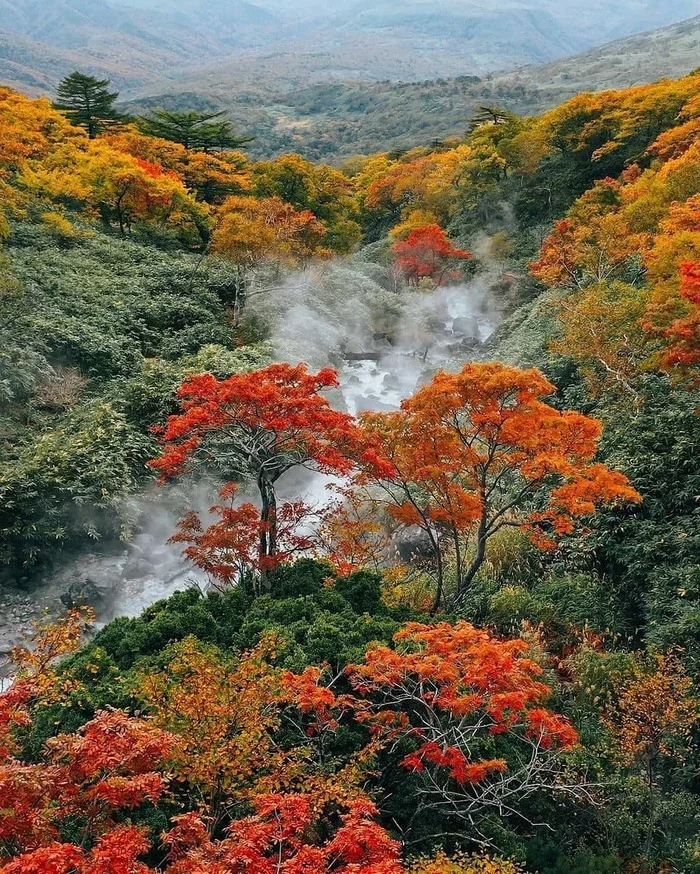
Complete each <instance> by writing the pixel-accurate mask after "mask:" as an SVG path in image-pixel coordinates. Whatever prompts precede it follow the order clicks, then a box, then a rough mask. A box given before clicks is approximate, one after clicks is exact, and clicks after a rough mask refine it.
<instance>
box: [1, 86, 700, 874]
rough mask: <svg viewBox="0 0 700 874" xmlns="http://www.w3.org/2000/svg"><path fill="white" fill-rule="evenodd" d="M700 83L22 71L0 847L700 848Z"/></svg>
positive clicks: (277, 868) (388, 863) (402, 853)
mask: <svg viewBox="0 0 700 874" xmlns="http://www.w3.org/2000/svg"><path fill="white" fill-rule="evenodd" d="M699 88H700V73H698V72H695V73H692V74H690V75H688V76H686V77H684V78H680V79H677V80H664V81H661V82H659V83H656V84H652V85H644V86H637V87H634V88H630V89H627V90H620V91H604V92H601V93H596V94H581V95H579V96H576V97H574V98H572V99H571V100H569V101H568V102H566V103H563V104H562V105H560V106H558V107H557V108H555V109H553V110H550V111H548V112H546V113H545V114H543V115H539V116H534V117H520V116H517V115H515V114H513V113H511V112H509V111H507V110H505V109H502V108H500V107H498V106H488V107H482V108H481V109H480V110H479V112H478V113H477V114H476V116H475V117H474V119H473V120H472V122H471V123H470V125H469V126H468V129H466V128H467V123H466V122H465V132H464V135H463V136H462V137H459V138H454V139H452V140H445V141H441V140H433V141H432V142H431V141H430V140H429V139H427V138H426V139H427V142H428V143H429V144H426V145H425V146H421V147H417V148H413V149H411V150H408V151H401V150H399V151H396V152H390V153H376V154H369V155H361V156H356V157H353V158H351V159H349V160H347V161H345V162H344V163H343V164H342V165H339V166H331V165H326V164H320V163H315V162H312V161H310V160H307V159H306V158H304V157H303V156H301V155H298V154H288V155H282V156H280V157H273V158H270V159H267V160H253V159H251V158H250V157H248V156H247V155H246V148H247V146H248V145H249V142H250V138H249V137H247V136H246V133H245V131H240V130H238V129H236V128H234V127H233V126H232V124H231V123H230V122H229V121H228V120H227V119H226V117H225V116H224V115H222V114H221V113H218V112H200V111H194V110H192V111H182V112H180V111H169V110H167V109H155V110H151V111H150V112H148V114H146V115H145V116H144V117H137V116H133V115H129V114H127V113H126V112H124V111H122V110H120V109H119V104H118V103H117V97H118V95H117V93H116V89H114V88H112V87H111V85H110V83H109V82H108V81H107V80H98V79H95V78H93V77H91V76H88V75H86V74H83V73H80V72H76V73H73V74H71V75H70V76H68V77H66V78H65V79H64V80H63V81H62V82H61V83H60V85H59V86H58V90H57V93H56V95H55V99H54V100H53V101H51V100H49V99H46V98H36V99H34V98H30V97H27V96H24V95H23V94H20V93H19V92H17V91H14V90H11V89H9V88H0V240H1V245H0V407H1V408H2V416H1V417H0V632H2V635H3V636H5V637H6V640H7V645H4V646H0V662H1V663H2V668H1V670H0V678H2V679H0V874H148V872H161V874H636V872H639V874H693V872H696V874H700V838H699V837H698V835H699V834H700V746H699V741H700V648H699V647H700V440H699V435H700V420H699V418H698V417H699V416H700V96H699ZM163 520H165V522H163ZM156 523H158V525H156ZM86 557H87V559H86ZM86 560H87V561H88V562H89V564H88V567H89V568H92V569H93V570H91V571H90V574H92V576H90V575H89V574H88V575H86V574H85V573H84V572H83V571H82V570H81V569H82V568H84V567H85V566H86V565H85V562H86ZM100 568H109V569H110V570H109V572H103V577H100V576H99V574H98V570H96V569H100ZM115 568H116V569H117V570H115ZM173 568H174V569H175V570H173ZM81 574H82V576H81ZM88 577H89V578H88ZM103 578H104V579H106V580H107V582H106V583H105V584H104V585H103V582H101V580H103ZM166 578H167V579H166ZM57 580H60V581H64V580H65V581H67V582H66V584H65V585H64V584H63V583H60V584H59V583H57V582H56V581H57ZM144 581H145V582H144ZM68 583H70V585H68ZM59 585H62V586H63V588H62V589H61V597H60V599H58V598H54V600H53V601H51V600H50V598H49V595H51V597H53V594H51V593H54V592H57V591H58V588H57V587H58V586H59ZM52 587H53V588H52ZM64 590H65V591H64ZM144 591H145V592H146V594H144ZM137 596H138V597H137ZM42 598H44V599H45V600H44V601H42V600H41V599H42ZM21 599H25V600H26V602H30V601H35V602H36V604H37V605H39V606H42V605H43V606H45V607H46V608H47V609H46V611H45V613H46V615H40V614H41V613H42V611H40V610H39V608H38V607H37V611H38V613H36V614H33V615H32V616H29V614H27V615H20V614H17V615H14V614H13V613H12V611H11V610H10V609H9V606H8V605H11V604H17V603H24V601H21ZM120 599H121V600H120ZM54 601H55V603H54ZM127 602H129V605H128V607H123V606H120V605H125V604H127ZM134 603H135V604H136V605H137V606H136V607H134V606H133V605H134ZM4 608H5V609H6V613H7V617H5V616H3V615H2V611H3V609H4ZM13 616H14V618H13ZM4 643H5V641H4V640H3V639H2V638H1V637H0V644H4Z"/></svg>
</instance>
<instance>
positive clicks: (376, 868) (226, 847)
mask: <svg viewBox="0 0 700 874" xmlns="http://www.w3.org/2000/svg"><path fill="white" fill-rule="evenodd" d="M376 812H377V811H376V808H375V806H374V805H373V804H372V803H371V802H370V801H368V800H364V801H358V802H355V803H353V804H351V805H350V806H349V807H348V809H347V810H346V812H345V813H343V814H342V816H341V824H340V826H339V827H338V828H337V829H336V830H335V831H334V833H332V834H331V836H330V838H329V839H328V840H325V841H324V840H323V839H322V838H319V837H318V836H319V835H320V834H322V833H324V832H325V833H327V832H328V829H329V827H332V826H330V823H329V822H328V821H324V817H323V816H322V815H320V814H319V811H318V810H317V809H315V808H314V806H313V805H312V804H311V803H310V801H309V799H308V798H306V797H305V796H304V795H291V794H290V795H281V794H271V795H264V796H261V797H259V798H257V799H256V800H255V814H254V815H253V816H250V817H247V818H245V819H242V820H237V821H236V822H234V823H232V825H231V827H230V828H229V830H228V835H227V837H225V838H223V839H222V840H218V841H212V840H210V839H209V837H208V834H207V829H206V825H205V824H204V823H203V822H202V820H201V819H199V818H198V817H196V816H194V815H191V814H190V815H185V816H181V817H179V818H177V819H176V821H175V822H176V825H175V828H174V829H173V830H172V831H171V832H170V833H169V834H168V835H167V836H166V840H167V841H168V843H169V844H170V847H171V852H170V857H171V859H172V860H173V864H171V865H169V866H168V868H167V871H168V872H169V874H202V872H204V871H207V872H217V874H218V872H221V874H224V872H250V874H282V872H289V874H292V872H294V874H297V872H298V874H312V872H313V874H330V872H334V874H402V872H403V871H404V870H405V869H404V867H403V865H402V864H401V861H400V856H399V850H400V845H399V844H398V842H396V841H393V840H392V839H391V838H390V837H389V835H388V834H387V832H386V831H385V830H384V829H383V828H382V827H381V826H380V825H378V824H377V822H376V821H375V818H374V817H375V816H376Z"/></svg>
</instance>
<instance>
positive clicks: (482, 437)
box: [356, 363, 640, 602]
mask: <svg viewBox="0 0 700 874" xmlns="http://www.w3.org/2000/svg"><path fill="white" fill-rule="evenodd" d="M553 392H554V386H553V385H552V384H551V383H550V382H549V381H548V380H547V379H545V377H544V376H543V375H542V374H541V373H540V372H539V371H537V370H519V369H517V368H514V367H509V366H507V365H505V364H500V363H489V364H467V365H466V366H465V367H464V368H463V369H462V370H461V371H460V372H459V373H446V372H440V373H438V374H437V375H436V376H435V378H434V379H433V381H432V382H431V383H430V384H429V385H427V386H425V387H424V388H422V389H420V390H419V391H418V392H417V393H416V394H415V395H414V396H413V397H411V398H409V399H407V400H406V401H404V402H403V404H402V405H401V409H400V410H399V411H398V412H392V413H367V414H365V415H364V416H363V417H362V420H361V424H362V427H363V429H364V433H365V435H366V446H367V447H368V448H367V449H366V451H365V453H364V455H363V457H362V468H363V469H362V471H361V473H360V474H359V476H358V477H357V479H356V483H357V486H358V487H359V488H361V489H364V490H366V492H367V494H368V495H370V496H371V495H372V494H374V495H375V496H376V498H375V499H376V501H377V504H378V505H380V506H381V505H384V506H386V508H387V511H388V512H389V514H390V515H391V516H393V518H394V519H395V520H397V521H398V522H399V523H400V524H401V525H403V526H406V527H411V526H418V527H420V528H421V529H422V530H423V532H424V533H425V535H426V537H427V538H428V540H429V542H430V544H431V547H432V551H433V554H434V558H435V562H436V565H437V571H438V593H437V597H438V602H439V600H440V598H441V595H442V585H443V564H442V557H441V552H442V549H443V545H444V543H445V542H446V541H448V540H449V541H450V542H451V543H452V546H453V548H454V551H455V559H456V567H457V591H456V597H457V599H459V598H460V597H462V596H463V595H464V593H465V591H466V588H467V586H468V585H469V584H470V583H471V581H472V580H473V579H474V577H475V575H476V574H477V572H478V571H479V569H480V568H481V566H482V565H483V563H484V560H485V558H486V546H487V543H488V540H489V538H491V537H493V536H494V535H495V534H496V533H497V532H498V531H500V530H501V529H502V528H504V527H515V528H520V529H522V530H525V531H527V532H528V533H529V534H530V535H531V536H532V538H533V540H534V541H535V543H536V544H538V545H539V546H540V547H542V548H553V547H554V546H555V545H556V543H555V541H554V539H553V538H554V536H558V535H559V536H560V535H565V534H569V533H571V532H573V530H574V528H575V525H576V521H577V520H578V519H581V518H585V517H586V516H590V515H591V514H593V513H595V511H596V508H597V507H598V506H600V505H601V504H607V503H613V502H618V501H639V500H640V498H639V495H638V494H637V492H636V491H635V490H634V489H633V488H632V487H631V485H630V484H629V482H628V480H627V478H626V477H625V476H623V475H622V474H621V473H617V472H615V471H612V470H610V469H609V468H607V467H606V466H604V465H602V464H596V463H593V458H594V456H595V454H596V451H597V447H598V440H599V438H600V434H601V425H600V422H598V421H597V420H595V419H590V418H588V417H587V416H584V415H582V414H581V413H576V412H572V411H566V412H561V411H559V410H557V409H555V408H554V407H551V406H550V405H549V404H547V403H546V402H545V401H544V400H543V398H545V397H547V396H548V395H550V394H552V393H553ZM465 539H470V541H471V544H470V545H471V551H470V552H468V553H467V552H466V551H465V550H464V548H463V543H464V541H465ZM467 556H468V557H467Z"/></svg>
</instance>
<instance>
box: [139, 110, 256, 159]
mask: <svg viewBox="0 0 700 874" xmlns="http://www.w3.org/2000/svg"><path fill="white" fill-rule="evenodd" d="M223 115H225V113H224V112H209V113H207V112H195V111H190V112H170V111H169V110H167V109H154V110H153V111H152V112H151V116H150V117H149V118H141V119H139V122H138V124H139V128H140V129H141V130H142V131H143V132H144V133H146V134H148V135H149V136H152V137H160V138H161V139H163V140H170V142H173V143H180V144H181V145H183V146H184V147H185V148H186V149H199V150H201V151H203V152H213V151H220V152H222V151H225V150H226V149H240V148H241V147H242V146H245V145H246V144H247V143H250V142H252V140H253V137H239V136H236V135H235V133H234V130H233V125H232V124H231V122H230V121H226V120H225V119H223V118H222V116H223Z"/></svg>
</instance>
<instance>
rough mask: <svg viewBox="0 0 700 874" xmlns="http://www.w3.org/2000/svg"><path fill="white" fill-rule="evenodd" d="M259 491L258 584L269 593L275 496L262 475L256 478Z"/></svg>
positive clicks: (275, 542)
mask: <svg viewBox="0 0 700 874" xmlns="http://www.w3.org/2000/svg"><path fill="white" fill-rule="evenodd" d="M258 489H259V491H260V500H261V505H262V506H261V510H260V550H259V558H260V584H261V588H262V590H263V591H265V592H269V591H270V587H271V582H270V564H271V561H270V560H271V559H273V558H274V557H275V556H276V555H277V496H276V495H275V487H274V485H273V484H272V483H271V482H270V481H269V480H268V479H267V478H266V477H265V476H263V475H260V476H259V477H258Z"/></svg>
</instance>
